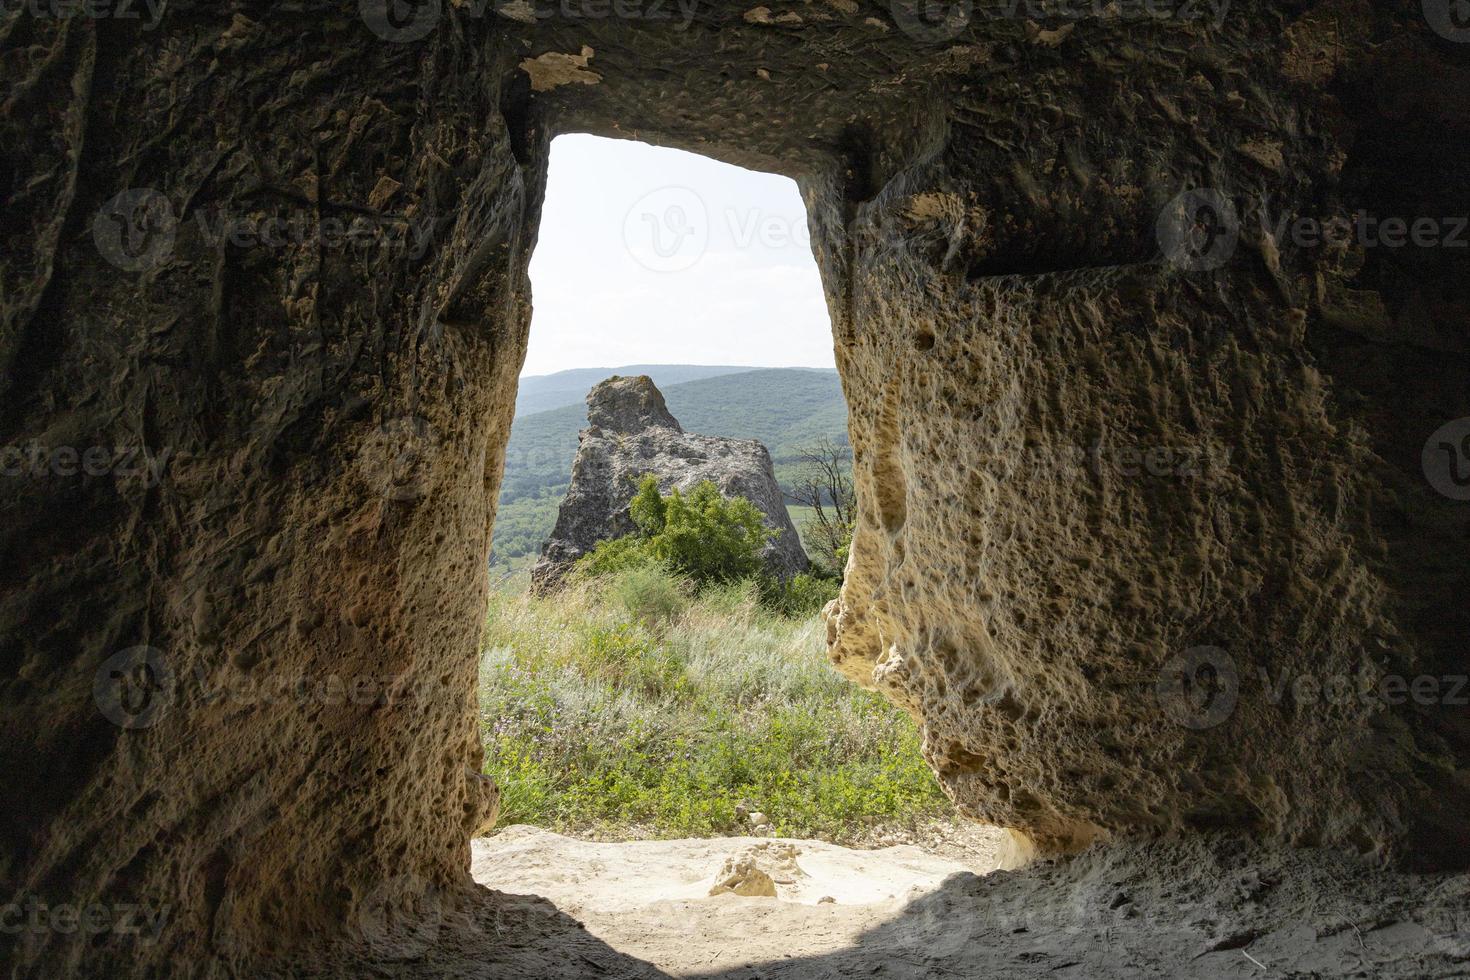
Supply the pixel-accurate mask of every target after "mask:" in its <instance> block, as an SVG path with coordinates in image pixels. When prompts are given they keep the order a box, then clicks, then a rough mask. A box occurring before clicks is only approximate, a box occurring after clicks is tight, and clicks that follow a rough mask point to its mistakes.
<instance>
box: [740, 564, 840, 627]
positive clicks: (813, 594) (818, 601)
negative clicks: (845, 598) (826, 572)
mask: <svg viewBox="0 0 1470 980" xmlns="http://www.w3.org/2000/svg"><path fill="white" fill-rule="evenodd" d="M841 591H842V583H841V582H840V581H838V580H837V579H834V578H827V577H826V576H822V575H808V574H806V573H802V574H800V575H797V576H795V577H793V578H792V579H791V580H790V581H787V582H782V581H780V580H777V579H770V578H767V579H763V580H762V581H761V589H760V596H761V603H762V604H763V605H764V606H765V607H766V608H767V609H770V610H771V611H773V612H777V613H780V614H781V615H783V616H791V617H793V618H798V617H804V616H814V615H816V614H817V613H819V612H821V611H822V607H823V606H825V605H826V604H827V603H829V602H831V601H832V600H833V599H835V598H837V594H838V593H839V592H841Z"/></svg>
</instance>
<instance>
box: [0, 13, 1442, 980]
mask: <svg viewBox="0 0 1470 980" xmlns="http://www.w3.org/2000/svg"><path fill="white" fill-rule="evenodd" d="M615 6H616V5H615ZM624 6H626V5H624ZM935 6H936V5H929V4H911V3H908V2H907V0H894V2H893V3H877V2H866V0H865V2H858V0H853V2H842V3H835V2H826V3H821V2H810V3H806V2H802V3H797V2H789V3H788V2H774V0H773V2H769V3H765V4H762V5H761V7H760V8H756V7H754V6H753V5H752V6H742V5H731V4H725V3H710V2H704V3H695V4H692V5H670V4H662V5H658V6H657V10H656V11H655V10H654V9H652V8H653V7H654V5H651V4H650V5H647V7H646V8H645V7H640V8H639V10H640V11H643V12H644V13H645V14H647V16H640V17H629V16H626V15H625V13H624V14H618V15H616V16H581V15H580V13H579V12H580V10H581V8H579V7H576V6H575V5H572V6H571V7H565V6H561V5H558V6H557V7H555V9H552V8H551V7H550V6H549V5H548V6H547V7H546V8H544V9H543V8H539V7H533V5H530V4H506V5H482V4H451V3H432V2H431V3H423V4H416V5H415V4H392V5H389V4H386V3H382V2H378V0H363V2H361V3H349V2H345V0H334V2H322V0H305V2H302V3H296V4H289V5H287V4H246V3H236V2H226V3H222V4H221V3H210V4H206V3H203V2H198V0H176V2H171V3H169V4H167V5H166V6H165V7H161V8H160V11H161V12H160V13H159V16H158V17H157V20H156V22H152V23H149V22H144V21H142V20H141V19H139V18H130V17H124V16H117V17H98V16H91V15H87V14H85V13H75V14H74V15H57V16H52V15H51V14H50V13H49V12H48V11H49V8H48V9H47V10H46V11H40V10H38V9H37V8H35V6H34V5H27V6H26V7H25V8H24V9H22V10H20V11H19V13H14V12H12V14H10V15H7V16H6V17H5V18H3V20H0V67H3V74H4V77H5V79H6V89H5V94H4V97H3V99H0V182H3V193H4V201H5V204H4V209H5V221H6V229H7V231H6V236H5V244H4V246H3V248H0V430H3V431H0V447H3V448H4V449H5V456H4V458H3V460H0V463H3V466H4V473H5V475H4V476H3V477H0V480H3V488H0V576H3V588H0V771H3V772H4V773H5V774H6V795H7V806H6V807H5V808H4V811H3V814H0V892H3V893H4V894H5V895H7V896H16V900H17V901H27V900H30V899H34V900H35V901H37V902H44V903H47V904H48V905H52V906H54V905H58V904H63V903H67V904H72V905H76V906H89V905H94V904H96V905H102V906H104V907H108V908H115V907H117V906H119V905H124V904H126V905H137V906H143V907H146V908H150V909H155V910H163V911H165V914H164V915H163V917H162V919H161V922H160V927H159V932H158V936H157V939H156V941H153V942H148V943H140V942H138V941H136V939H135V937H132V936H129V935H126V934H122V933H119V932H117V931H113V932H108V933H102V934H90V933H86V932H76V931H73V932H63V931H60V930H38V931H32V930H26V931H24V932H23V933H21V934H19V935H17V936H14V937H7V942H6V943H5V944H4V945H3V946H0V961H3V962H0V967H3V968H4V972H6V973H7V974H11V975H18V976H47V977H49V976H57V975H69V974H84V975H108V976H125V975H160V974H189V975H215V976H228V975H252V976H254V975H261V974H262V973H264V972H267V971H268V970H269V969H274V970H275V971H276V972H278V973H280V974H282V975H292V973H293V969H292V964H293V963H294V962H295V959H296V958H297V957H299V956H303V955H305V954H306V952H307V951H313V955H318V954H320V955H321V956H322V957H323V958H321V959H320V960H319V962H322V963H327V964H332V963H340V962H346V960H341V959H338V958H336V957H334V956H332V955H328V954H327V953H325V952H324V951H326V950H329V949H331V948H334V947H335V946H338V945H343V946H352V947H353V948H357V947H361V946H363V945H364V944H366V945H367V946H370V947H378V946H386V947H389V948H400V949H403V950H405V951H406V952H405V954H404V955H405V956H409V957H411V956H412V953H411V950H412V949H413V945H414V944H413V942H412V940H413V938H414V936H415V933H414V932H413V923H414V922H415V921H416V918H415V917H416V916H418V915H420V914H421V912H422V909H423V908H424V906H425V903H426V902H432V900H433V896H434V895H436V894H438V893H442V892H444V891H446V890H451V891H452V890H455V889H460V890H465V889H470V890H472V889H473V888H474V886H473V885H472V883H471V882H470V879H469V875H468V867H469V845H468V841H469V838H470V836H471V835H472V834H475V833H478V832H482V831H483V830H484V828H485V827H486V826H487V825H488V824H489V823H490V822H491V821H493V819H494V815H495V812H496V802H497V790H496V787H494V785H493V784H492V783H491V782H490V781H489V780H487V779H485V778H484V777H482V776H479V775H477V773H478V772H479V771H480V767H481V762H482V755H481V749H480V746H479V741H478V740H479V725H480V723H481V722H482V719H478V718H477V717H476V713H475V710H474V704H473V687H474V684H475V676H476V671H475V666H476V645H477V630H478V625H479V623H480V622H481V618H482V615H483V599H484V593H485V589H486V574H485V564H486V563H485V558H486V555H487V553H488V549H489V543H490V536H489V529H490V526H491V523H492V522H493V520H494V516H495V515H494V501H495V499H496V488H497V485H498V482H499V479H500V474H501V467H502V455H503V451H504V446H505V440H506V437H507V434H508V431H509V426H510V419H511V415H512V410H513V402H514V391H515V384H516V377H517V375H518V373H519V369H520V365H521V362H522V360H523V358H524V354H525V344H526V334H527V329H528V324H529V312H530V303H531V296H530V286H529V280H528V277H527V274H526V267H527V262H528V261H529V255H530V251H531V249H532V247H533V245H534V241H535V226H536V221H537V217H538V213H539V208H540V202H541V198H542V194H543V188H544V183H545V173H546V161H547V150H548V145H549V141H550V139H551V138H552V137H553V136H554V135H556V134H557V133H561V132H576V131H581V132H593V133H598V134H601V135H606V136H614V137H636V138H638V139H642V140H646V141H651V142H655V143H660V144H663V145H669V146H675V147H680V148H683V149H688V150H693V151H696V152H702V153H706V154H708V155H711V156H714V157H718V158H720V159H723V160H726V161H729V162H733V163H738V164H741V165H743V166H747V167H755V168H760V169H766V170H771V171H775V172H779V173H783V174H787V175H790V176H792V177H794V178H796V179H797V181H798V182H799V184H800V186H801V188H802V191H803V195H804V198H805V201H806V203H807V207H808V212H809V226H810V229H811V232H812V239H813V248H814V252H815V254H816V257H817V260H818V263H819V266H820V268H821V272H822V277H823V283H824V289H825V290H826V293H827V299H828V306H829V310H830V312H831V316H832V321H833V329H834V338H833V340H834V347H835V350H836V354H837V361H838V365H839V368H840V370H841V373H842V378H843V384H844V388H845V392H846V395H847V401H848V404H849V405H850V406H851V419H850V430H851V437H852V443H853V446H854V450H855V454H856V472H857V485H858V491H859V506H860V522H859V527H858V530H857V535H856V538H855V541H854V544H853V548H852V552H851V563H850V567H849V569H848V576H847V580H846V584H845V586H844V589H843V593H842V596H841V598H840V600H839V601H838V604H837V606H836V607H835V608H834V609H833V610H832V615H831V616H830V618H829V622H828V628H829V636H830V640H831V645H830V650H831V655H832V657H833V660H834V662H835V663H836V665H837V667H838V668H839V669H840V670H842V671H843V672H844V673H846V674H847V675H848V676H850V677H852V678H853V679H854V680H856V681H858V682H860V683H863V684H868V685H872V686H874V687H876V688H878V689H880V690H882V691H884V692H885V693H886V694H888V695H889V696H890V697H892V698H894V699H895V700H897V701H898V702H899V703H901V704H903V705H905V706H906V707H907V708H908V709H909V710H910V711H912V712H913V714H914V716H915V717H916V718H917V719H918V720H919V721H920V723H921V725H922V729H923V735H924V752H925V755H926V757H927V758H928V760H929V761H930V762H931V763H932V765H933V766H934V768H935V770H936V771H937V772H938V773H939V776H940V778H941V780H942V782H943V784H944V785H945V787H946V789H947V790H948V792H949V793H950V794H951V795H952V796H953V797H954V799H955V801H956V803H957V804H958V805H959V806H960V807H961V809H962V810H963V811H964V812H965V813H968V814H970V815H973V816H975V817H977V818H980V819H983V820H986V821H990V822H992V823H996V824H999V825H1001V826H1005V827H1008V828H1011V829H1013V830H1015V831H1016V832H1018V833H1023V834H1025V835H1028V836H1029V837H1030V838H1031V839H1032V840H1033V841H1034V842H1035V843H1036V844H1037V845H1038V846H1039V847H1041V848H1042V849H1043V850H1044V851H1058V850H1066V849H1069V848H1072V847H1075V846H1078V845H1080V844H1082V843H1085V842H1086V841H1089V840H1101V839H1105V838H1120V837H1124V836H1130V835H1138V836H1152V835H1175V836H1189V835H1195V834H1203V833H1212V832H1217V831H1228V832H1232V833H1239V834H1246V835H1250V836H1252V837H1254V838H1256V839H1257V840H1258V841H1259V842H1262V843H1264V844H1274V845H1286V844H1318V845H1322V846H1325V847H1332V848H1341V849H1345V850H1349V851H1352V852H1354V853H1360V854H1365V855H1368V856H1370V857H1373V858H1376V859H1379V860H1385V861H1396V862H1402V863H1406V864H1410V865H1418V866H1425V867H1441V868H1449V867H1463V866H1464V865H1465V863H1466V861H1467V855H1470V777H1467V769H1466V765H1467V758H1470V714H1467V709H1466V708H1465V707H1464V702H1463V700H1460V699H1461V698H1463V695H1464V690H1463V688H1462V687H1459V686H1456V684H1455V681H1454V678H1456V677H1462V676H1463V675H1464V674H1465V672H1466V668H1467V656H1466V647H1465V643H1466V637H1467V636H1470V604H1467V603H1466V602H1465V601H1464V597H1465V595H1466V594H1467V593H1470V560H1467V559H1470V555H1467V550H1470V533H1467V532H1470V510H1467V503H1466V501H1465V500H1464V499H1463V493H1462V489H1463V486H1462V482H1461V481H1462V480H1463V475H1464V474H1463V465H1464V456H1470V452H1466V451H1464V450H1465V446H1464V444H1463V443H1462V442H1461V438H1462V436H1463V433H1462V432H1460V431H1459V430H1457V429H1455V428H1454V426H1453V423H1455V422H1456V420H1460V419H1464V418H1466V417H1470V389H1467V386H1466V378H1470V332H1467V329H1466V327H1467V316H1470V274H1467V272H1470V270H1467V261H1470V260H1467V257H1466V255H1467V250H1466V249H1464V248H1457V247H1453V246H1452V245H1450V244H1449V243H1450V241H1452V240H1454V238H1455V232H1454V218H1455V216H1462V215H1465V214H1466V213H1467V212H1470V200H1467V196H1470V159H1467V157H1466V155H1465V153H1464V152H1463V149H1464V146H1465V145H1466V138H1467V136H1470V102H1467V101H1466V96H1465V93H1466V92H1470V45H1467V44H1462V43H1458V41H1457V40H1456V37H1455V36H1454V35H1455V32H1456V30H1457V28H1456V27H1455V23H1454V19H1453V18H1452V17H1451V16H1450V15H1449V14H1448V13H1447V12H1445V11H1444V5H1443V4H1440V5H1439V6H1438V7H1436V6H1435V5H1434V4H1433V3H1423V4H1421V3H1419V2H1409V0H1390V2H1385V3H1379V4H1371V5H1370V4H1368V3H1366V2H1363V0H1293V2H1279V3H1265V2H1256V3H1239V4H1232V5H1230V6H1229V8H1228V9H1227V10H1225V11H1223V12H1222V13H1221V15H1220V16H1218V17H1213V16H1200V15H1199V8H1198V6H1197V5H1187V4H1181V5H1180V6H1179V9H1178V10H1177V11H1176V12H1175V15H1174V16H1167V17H1155V16H1149V17H1136V16H1132V15H1131V14H1130V12H1129V11H1130V9H1131V8H1129V7H1128V5H1119V6H1117V7H1113V6H1109V7H1107V8H1106V9H1105V10H1102V11H1095V12H1090V13H1089V12H1084V14H1083V15H1082V16H1075V15H1069V14H1065V13H1061V14H1053V13H1049V12H1048V11H1047V10H1046V9H1039V10H1037V11H1032V10H1030V9H1029V8H1027V9H1024V10H1022V11H1021V12H1020V13H1019V14H1016V15H1014V16H1008V15H1005V14H1004V12H1002V15H1000V16H997V15H996V14H995V11H994V10H989V9H983V8H982V7H981V5H978V4H976V5H965V4H961V5H956V6H955V7H954V8H945V9H946V10H951V9H952V11H953V12H954V13H955V14H956V16H954V17H950V16H944V17H940V18H937V19H936V18H933V17H930V16H927V14H929V13H932V12H933V8H934V7H935ZM528 8H531V9H528ZM603 9H604V10H605V9H606V8H603ZM757 9H759V10H762V11H764V13H755V12H754V11H756V10H757ZM1436 11H1438V13H1436ZM1191 12H1193V15H1192V16H1191ZM1022 14H1023V15H1022ZM1440 14H1443V16H1440ZM543 15H544V16H543ZM747 15H749V16H747ZM528 65H529V66H531V67H528ZM1190 192H1209V193H1210V194H1213V195H1215V197H1208V196H1207V197H1206V199H1205V201H1206V203H1212V206H1211V207H1203V206H1201V203H1200V199H1199V198H1190V197H1187V196H1186V197H1185V198H1183V199H1182V201H1181V198H1180V195H1181V194H1186V195H1187V194H1188V193H1190ZM1222 201H1223V202H1224V204H1228V205H1229V206H1228V207H1225V206H1223V205H1222V203H1221V202H1222ZM1171 202H1174V203H1172V204H1171ZM1359 212H1366V213H1368V214H1371V215H1372V216H1374V218H1375V220H1378V219H1381V218H1387V217H1397V218H1399V219H1400V220H1404V221H1406V222H1408V223H1412V222H1414V221H1415V219H1417V218H1428V219H1430V220H1431V222H1434V221H1438V222H1440V225H1439V226H1438V228H1439V235H1440V239H1441V244H1440V245H1438V246H1436V245H1429V244H1424V239H1422V238H1421V239H1419V240H1416V241H1412V242H1410V241H1405V240H1403V239H1400V243H1399V245H1397V246H1385V245H1384V244H1383V242H1382V241H1381V240H1379V239H1377V238H1375V239H1374V240H1373V241H1371V242H1370V241H1368V240H1367V238H1366V237H1365V236H1363V235H1361V234H1358V233H1357V232H1354V233H1353V234H1350V235H1346V236H1343V235H1333V236H1323V235H1320V234H1319V235H1316V236H1315V237H1314V236H1311V235H1307V234H1303V233H1302V231H1301V227H1300V221H1301V220H1313V221H1317V222H1322V221H1326V220H1328V219H1333V218H1338V217H1341V216H1353V215H1356V214H1358V213H1359ZM1232 219H1233V220H1232ZM1181 222H1182V223H1181ZM1433 230H1434V229H1433V228H1431V231H1433ZM226 232H237V233H226ZM1446 425H1450V429H1448V430H1444V427H1445V426H1446ZM1442 430H1444V431H1445V432H1446V434H1445V435H1443V436H1436V434H1437V433H1440V432H1441V431H1442ZM91 449H98V450H105V452H103V453H102V454H101V455H98V454H97V453H94V454H93V455H92V456H91V457H87V456H86V452H87V451H88V450H91ZM129 449H131V450H133V451H135V452H134V454H133V456H131V457H129V458H130V459H134V460H136V458H138V455H139V454H138V452H137V451H141V450H146V452H145V453H142V456H143V458H145V459H151V460H153V461H155V462H162V461H164V460H165V459H166V463H165V464H164V465H160V466H158V467H155V468H154V469H151V470H150V469H147V468H143V469H140V468H139V467H137V466H136V465H127V464H125V463H123V462H122V460H121V457H122V456H123V453H122V452H121V451H122V450H129ZM17 451H18V452H20V453H21V455H20V456H19V457H18V456H17V455H16V452H17ZM72 453H76V456H75V457H74V456H73V455H72ZM1457 453H1459V454H1460V455H1456V454H1457ZM18 459H19V461H20V462H19V463H18V462H17V460H18ZM78 459H82V460H87V459H90V460H91V462H88V463H85V464H83V465H79V464H78ZM150 474H151V475H150ZM1202 651H1203V652H1202ZM1360 677H1366V678H1367V679H1368V680H1369V681H1370V682H1372V681H1375V680H1376V679H1380V678H1398V679H1399V680H1401V681H1408V682H1410V683H1413V682H1417V681H1418V680H1419V679H1420V678H1426V679H1427V680H1426V681H1424V682H1422V683H1421V684H1420V687H1419V688H1418V689H1417V690H1418V694H1416V695H1413V696H1408V697H1396V698H1387V699H1385V698H1380V697H1365V696H1358V695H1356V694H1354V693H1351V692H1350V693H1348V694H1347V695H1345V696H1343V695H1341V694H1340V688H1341V684H1342V683H1343V682H1344V681H1343V679H1356V678H1360ZM1328 685H1333V687H1334V688H1335V689H1337V690H1338V691H1339V694H1338V695H1337V696H1333V697H1330V698H1324V697H1321V696H1313V692H1316V693H1317V694H1318V695H1320V694H1321V692H1322V691H1323V690H1324V689H1328ZM1130 853H1132V852H1130ZM1138 853H1144V852H1138ZM512 932H513V930H512ZM491 933H493V934H494V935H497V936H503V935H504V934H505V930H491ZM12 939H13V941H11V940H12ZM354 944H356V945H355V946H354ZM395 944H398V945H397V946H395ZM405 944H406V945H405ZM270 964H275V966H274V967H271V966H270Z"/></svg>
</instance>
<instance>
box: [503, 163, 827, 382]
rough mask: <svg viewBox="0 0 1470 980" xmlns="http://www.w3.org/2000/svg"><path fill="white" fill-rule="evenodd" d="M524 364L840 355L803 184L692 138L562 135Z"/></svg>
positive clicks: (799, 361) (546, 366) (536, 261)
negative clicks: (663, 144) (731, 160)
mask: <svg viewBox="0 0 1470 980" xmlns="http://www.w3.org/2000/svg"><path fill="white" fill-rule="evenodd" d="M531 287H532V297H533V302H534V308H535V312H534V313H533V314H532V318H531V340H530V350H529V352H528V354H527V355H526V364H525V367H524V368H523V369H522V371H521V373H522V374H550V373H552V372H554V371H561V370H565V369H567V368H578V367H617V366H619V365H623V364H749V365H754V366H758V367H832V366H833V357H832V328H831V325H830V321H829V320H828V318H827V305H826V301H825V300H824V299H823V296H822V286H821V281H820V279H819V278H818V275H817V266H816V262H815V261H814V260H813V258H812V252H811V246H810V243H809V241H808V238H807V227H806V210H805V208H804V207H803V205H802V202H801V195H800V194H799V193H798V192H797V189H796V183H795V181H792V180H790V179H788V178H786V177H778V176H775V175H773V174H764V173H756V172H754V171H750V170H742V169H741V168H739V167H733V166H730V165H729V164H724V163H719V162H716V161H714V160H711V159H709V158H707V157H702V156H698V155H696V154H693V153H684V152H682V151H680V150H669V149H661V148H658V147H653V146H649V145H647V144H645V143H636V142H632V141H629V140H610V139H602V138H600V137H596V136H584V135H567V136H559V137H557V138H556V140H555V141H554V142H553V143H552V144H551V170H550V176H549V178H548V184H547V189H546V204H545V207H544V209H543V211H542V217H541V231H540V235H539V240H538V243H537V246H536V252H535V254H534V255H533V256H532V258H531Z"/></svg>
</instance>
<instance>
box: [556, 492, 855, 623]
mask: <svg viewBox="0 0 1470 980" xmlns="http://www.w3.org/2000/svg"><path fill="white" fill-rule="evenodd" d="M628 512H629V514H630V516H632V518H633V523H634V524H635V525H637V527H638V530H637V532H635V533H633V534H629V535H626V536H624V537H621V538H614V539H612V540H609V541H600V542H598V544H597V547H595V548H593V549H592V551H591V552H590V553H589V554H587V555H584V556H583V557H582V559H581V561H580V562H578V565H577V569H578V571H579V573H581V574H582V575H583V576H597V575H608V574H612V573H615V572H623V571H631V570H647V571H648V573H649V574H655V573H657V572H662V573H667V574H670V575H677V576H679V577H680V578H681V579H682V580H683V581H684V582H685V583H687V587H688V589H690V590H692V591H704V590H707V589H709V588H710V587H712V586H717V585H728V584H730V583H732V582H742V581H745V582H750V583H751V587H752V588H754V589H755V590H756V594H757V595H758V596H759V597H760V600H761V601H762V602H763V603H764V604H765V605H766V607H767V608H769V609H771V610H773V611H775V612H779V613H783V614H785V615H788V616H804V615H809V614H812V613H815V612H818V611H820V610H821V608H822V606H824V605H826V604H827V603H828V602H829V601H831V600H832V599H835V598H837V592H838V589H839V587H840V584H841V583H840V579H838V578H836V577H835V576H831V575H821V574H817V575H806V574H802V575H796V576H794V577H793V578H792V579H791V580H790V581H778V580H777V579H775V578H773V577H771V576H769V575H767V574H765V573H764V572H763V571H762V568H761V559H760V552H761V548H763V547H764V546H765V544H766V542H767V541H769V540H770V538H771V535H772V533H773V532H771V531H770V530H768V529H767V528H766V527H765V525H764V524H763V523H762V521H761V513H760V511H759V510H757V509H756V508H755V505H754V504H752V503H751V502H750V501H748V500H746V499H745V498H744V497H733V498H728V499H727V498H725V497H722V496H720V491H719V488H718V487H716V486H715V485H714V484H713V483H711V482H709V481H708V480H704V481H702V482H700V483H698V484H696V485H695V487H694V489H693V490H691V491H689V493H688V494H687V495H686V494H683V493H680V492H679V490H678V488H675V489H673V490H671V491H670V492H669V495H668V496H667V497H665V496H662V495H661V494H660V493H659V491H658V479H657V478H656V477H654V476H653V475H651V474H650V475H648V476H645V477H644V478H643V482H642V483H640V484H639V485H638V492H637V493H636V494H634V496H633V499H632V500H631V501H630V502H629V504H628Z"/></svg>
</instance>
